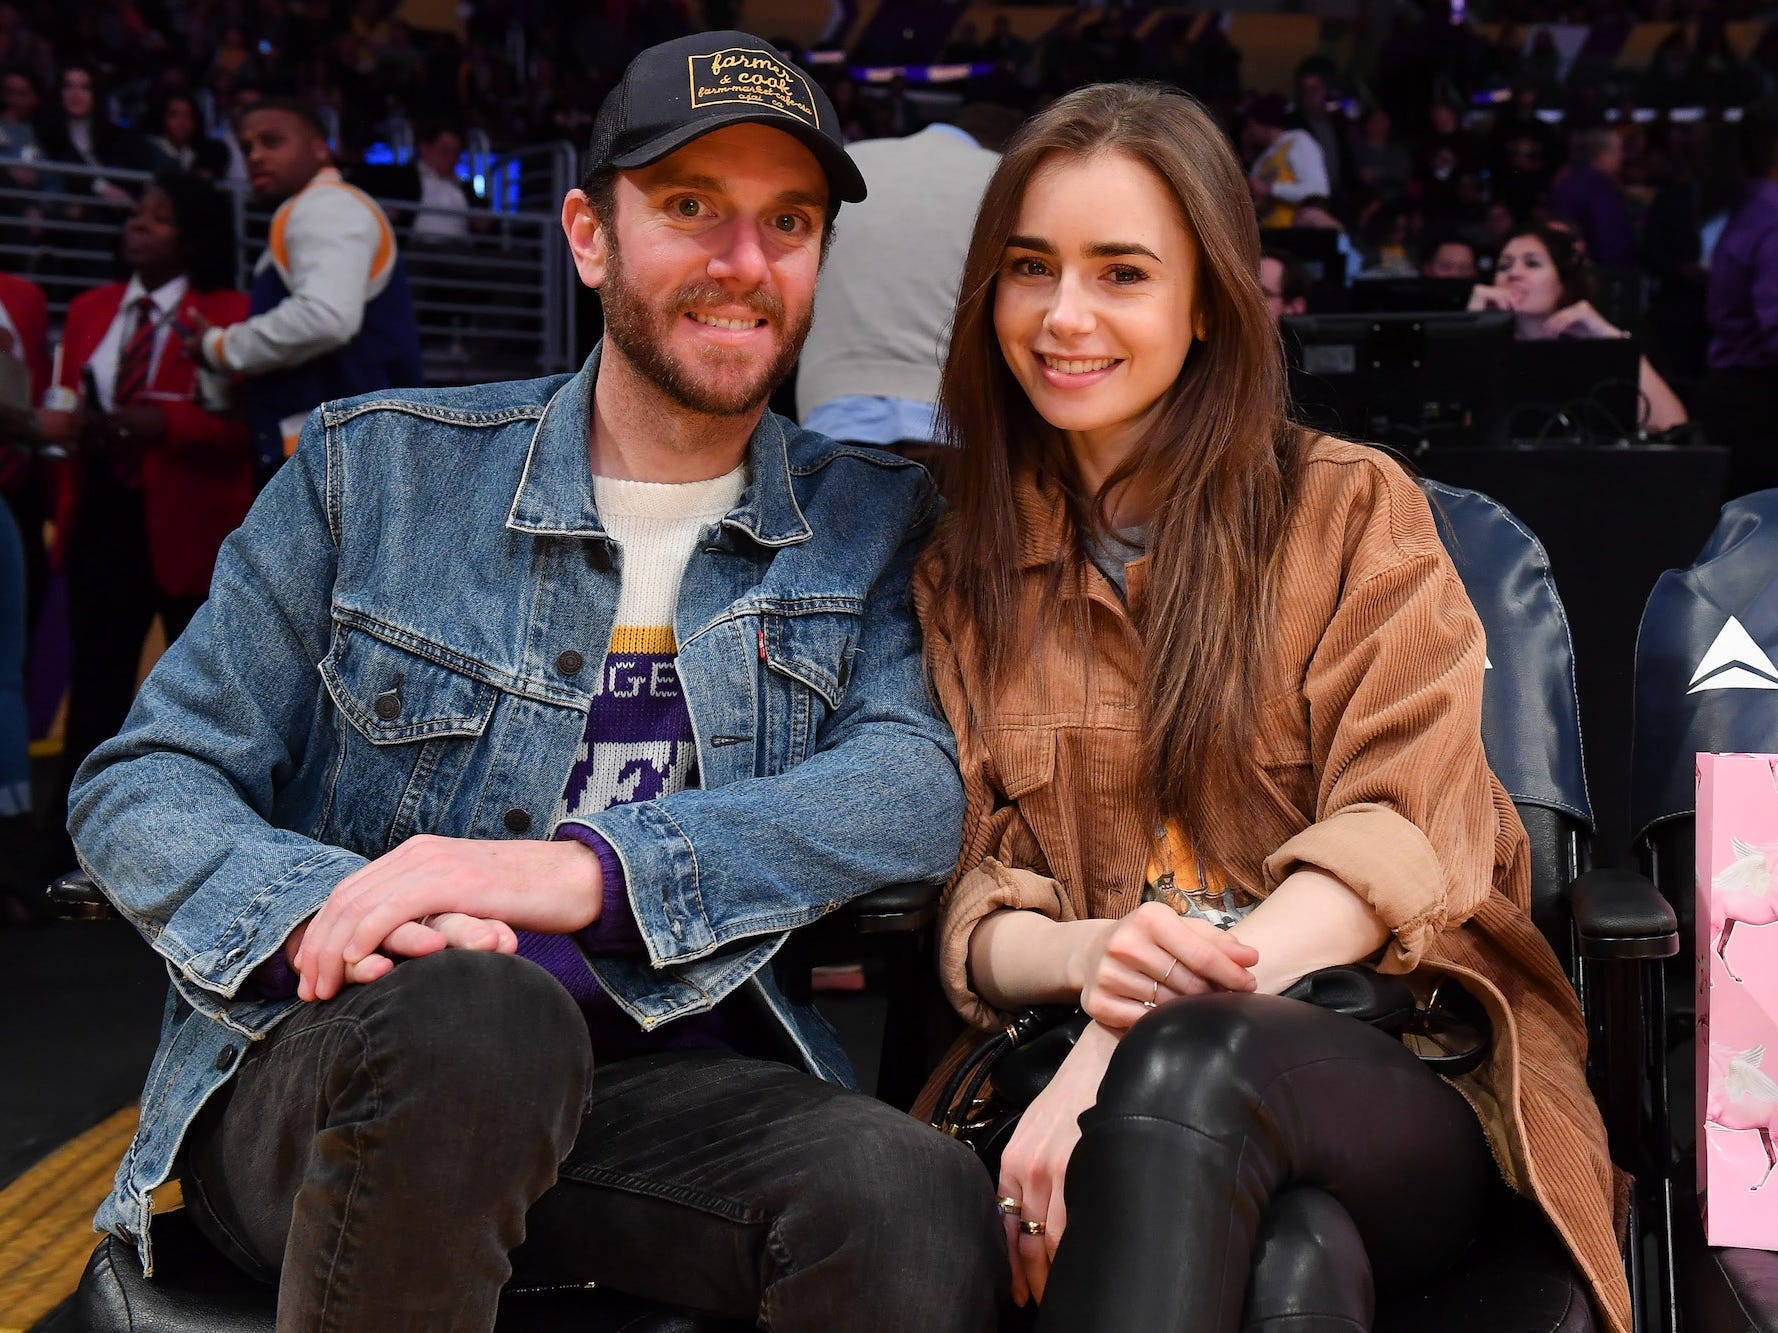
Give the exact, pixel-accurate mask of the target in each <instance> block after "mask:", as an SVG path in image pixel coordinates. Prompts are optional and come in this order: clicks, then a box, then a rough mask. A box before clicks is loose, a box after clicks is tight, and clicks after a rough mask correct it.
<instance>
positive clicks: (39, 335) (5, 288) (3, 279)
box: [0, 273, 49, 406]
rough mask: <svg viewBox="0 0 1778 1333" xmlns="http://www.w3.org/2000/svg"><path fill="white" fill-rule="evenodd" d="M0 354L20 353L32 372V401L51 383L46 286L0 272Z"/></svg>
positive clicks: (13, 354) (29, 372)
mask: <svg viewBox="0 0 1778 1333" xmlns="http://www.w3.org/2000/svg"><path fill="white" fill-rule="evenodd" d="M0 355H5V356H12V357H17V358H18V359H19V360H20V361H22V362H23V363H24V366H25V370H26V372H27V373H28V374H29V376H30V384H31V403H32V405H33V406H35V405H36V404H37V403H40V402H41V401H43V391H44V390H45V389H47V388H48V387H49V303H48V302H47V301H46V300H45V299H44V295H43V288H41V287H39V286H38V285H37V284H36V283H34V282H31V281H29V280H28V279H25V278H20V277H16V276H14V275H13V274H10V273H0Z"/></svg>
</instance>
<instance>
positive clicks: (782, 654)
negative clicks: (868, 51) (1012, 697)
mask: <svg viewBox="0 0 1778 1333" xmlns="http://www.w3.org/2000/svg"><path fill="white" fill-rule="evenodd" d="M587 160H588V174H587V177H586V179H585V182H584V188H583V189H581V190H575V191H572V192H570V194H569V195H568V197H567V199H566V200H565V202H564V204H563V211H562V220H563V229H564V231H565V233H566V235H567V238H568V245H569V248H570V250H571V252H572V254H573V256H574V260H575V265H576V268H577V269H578V271H579V273H580V276H581V278H582V279H583V280H584V281H586V282H587V283H589V284H590V285H592V286H595V287H597V288H598V289H599V291H600V295H601V298H602V300H603V302H604V306H605V317H606V338H605V340H604V342H603V343H602V344H601V346H600V347H599V348H597V349H595V351H594V354H593V356H592V357H591V358H590V359H589V360H588V362H587V364H586V366H585V367H584V368H583V369H582V371H581V372H580V373H579V374H578V375H576V376H572V377H568V376H556V377H552V378H549V379H544V380H536V381H530V382H523V383H513V384H501V385H483V386H479V387H476V388H472V389H457V390H434V391H412V392H406V393H400V394H383V395H373V396H369V397H364V398H358V399H354V400H351V401H348V402H344V403H328V404H326V405H324V406H323V408H322V409H321V410H320V411H319V412H317V413H316V414H315V415H314V416H313V417H312V418H311V419H310V421H309V423H308V425H307V426H306V427H305V428H304V431H303V439H302V443H301V445H300V446H299V448H298V449H297V451H296V453H295V455H294V456H293V458H292V459H291V461H290V463H289V464H288V465H287V466H285V467H284V468H283V469H281V470H280V471H279V473H278V474H277V475H276V476H275V477H273V478H272V481H271V484H270V485H269V486H268V487H267V488H266V490H265V492H264V493H263V494H262V496H261V497H260V501H259V503H258V506H257V507H256V508H255V510H254V512H253V514H252V515H251V516H250V517H249V519H248V521H247V523H246V524H245V525H244V526H243V527H242V528H241V529H240V531H239V532H238V533H237V534H236V535H235V536H234V537H232V538H231V539H230V542H229V544H228V545H227V546H226V547H225V548H224V551H223V554H222V557H221V559H220V561H219V564H218V572H217V577H216V583H215V585H214V588H213V591H212V594H211V597H210V601H209V602H208V603H207V605H206V607H205V609H204V610H203V611H202V612H200V613H199V617H198V619H197V621H196V622H194V624H193V626H192V628H191V629H190V630H189V631H188V632H187V633H186V634H185V635H184V636H182V637H181V638H180V640H179V642H178V643H177V644H176V645H175V646H174V647H173V649H172V650H171V651H170V652H169V653H168V655H167V656H166V657H165V658H163V659H162V661H161V663H160V665H159V666H158V667H157V668H156V670H155V671H154V672H153V673H152V674H151V676H150V678H149V680H148V681H147V683H146V684H145V686H144V688H143V691H142V694H141V696H140V697H139V699H138V702H137V705H136V711H135V712H134V714H133V715H132V717H131V720H130V722H129V724H128V725H126V727H125V729H124V731H123V732H122V733H121V734H120V735H119V736H118V737H117V738H116V739H115V740H114V741H112V742H110V743H109V744H107V745H106V746H105V747H103V748H102V749H101V750H100V751H99V752H98V753H97V754H96V755H95V756H94V757H93V759H92V760H91V761H90V762H89V763H88V764H87V765H86V766H85V768H84V769H83V770H82V773H81V775H80V780H79V784H78V787H77V790H76V793H75V797H74V802H73V815H72V828H73V832H74V836H75V841H76V844H77V846H78V847H79V848H80V851H81V855H82V858H83V860H84V862H85V864H86V865H87V866H88V867H89V868H90V869H91V870H92V872H93V873H94V874H95V875H96V876H97V878H98V879H99V880H100V882H101V883H102V884H103V885H104V887H105V889H106V891H107V892H108V893H109V895H110V896H111V897H112V899H113V900H114V901H115V902H116V903H117V904H118V905H119V907H120V908H121V909H122V910H123V912H124V913H125V914H126V915H127V916H128V917H129V918H130V919H132V920H133V921H135V922H137V923H138V924H139V925H140V926H141V927H142V928H143V930H144V933H145V934H146V935H147V936H148V937H149V938H150V940H151V941H152V943H153V944H154V947H155V948H156V950H157V951H158V952H160V953H161V954H162V955H163V956H164V957H165V958H166V959H167V961H168V964H169V970H170V972H171V973H172V975H173V978H174V986H175V992H176V994H175V1002H174V1004H173V1006H172V1009H171V1011H170V1017H169V1020H168V1024H167V1027H166V1030H165V1032H164V1035H163V1042H162V1047H161V1052H160V1054H159V1056H158V1057H157V1062H156V1065H155V1070H156V1072H155V1075H154V1078H153V1081H152V1083H151V1086H150V1090H149V1092H148V1094H147V1096H146V1097H145V1098H144V1102H143V1108H142V1128H141V1130H140V1132H139V1134H138V1137H137V1141H136V1144H135V1146H134V1147H133V1148H132V1149H131V1151H130V1152H129V1153H128V1154H127V1155H126V1157H125V1161H124V1165H123V1166H122V1167H121V1168H120V1170H119V1174H118V1180H117V1188H116V1190H115V1191H114V1193H113V1194H112V1196H111V1197H110V1199H109V1200H107V1202H106V1203H105V1204H104V1206H103V1207H102V1209H101V1211H100V1214H99V1218H98V1222H99V1225H101V1226H103V1227H107V1228H110V1229H112V1230H114V1231H116V1232H118V1233H119V1234H121V1235H127V1236H131V1237H134V1238H137V1239H138V1242H139V1244H140V1245H141V1247H142V1251H143V1254H144V1257H145V1259H146V1258H147V1257H148V1255H149V1249H148V1244H149V1241H148V1237H149V1221H150V1211H151V1202H150V1195H151V1193H152V1191H153V1190H154V1189H155V1188H156V1187H157V1186H159V1185H160V1184H162V1183H163V1182H164V1181H165V1180H166V1179H167V1178H168V1176H169V1174H170V1173H171V1171H172V1170H173V1164H174V1160H175V1156H176V1155H179V1154H181V1153H182V1156H181V1157H180V1160H181V1161H182V1163H183V1175H182V1178H183V1180H184V1183H185V1197H186V1199H187V1201H188V1202H187V1206H188V1208H190V1209H191V1211H192V1213H193V1218H194V1221H195V1222H196V1223H197V1225H198V1226H199V1227H200V1228H202V1229H203V1230H204V1231H205V1233H206V1234H207V1235H209V1236H210V1237H211V1238H212V1240H214V1241H215V1243H216V1244H217V1245H218V1246H219V1247H220V1248H221V1249H223V1251H224V1252H225V1253H227V1254H229V1255H231V1256H232V1257H234V1258H235V1259H236V1260H237V1262H239V1263H240V1264H241V1265H242V1266H243V1267H245V1268H247V1269H248V1270H249V1271H252V1272H256V1273H260V1274H261V1275H264V1276H267V1277H272V1278H276V1279H277V1280H279V1282H280V1290H279V1326H280V1328H283V1329H287V1330H295V1329H310V1328H316V1327H320V1326H322V1325H323V1324H324V1323H325V1324H326V1325H327V1326H331V1327H339V1328H353V1329H357V1328H376V1329H384V1328H394V1329H409V1328H411V1329H428V1330H431V1329H487V1328H489V1327H491V1325H492V1324H493V1321H494V1315H495V1302H496V1295H497V1293H498V1291H499V1289H500V1287H501V1285H502V1284H503V1283H504V1282H505V1281H506V1279H507V1277H508V1275H509V1273H510V1272H511V1271H513V1267H514V1265H515V1264H516V1265H517V1267H518V1269H519V1271H520V1272H522V1273H523V1274H524V1275H526V1276H527V1277H532V1278H542V1279H546V1280H550V1281H556V1282H563V1283H572V1284H578V1283H585V1282H597V1283H599V1284H601V1285H607V1286H613V1287H616V1288H619V1289H621V1290H626V1291H630V1292H634V1293H637V1294H639V1295H642V1296H646V1297H650V1298H654V1299H661V1300H671V1301H673V1302H674V1303H676V1304H682V1305H692V1306H695V1307H697V1308H699V1309H703V1310H708V1311H712V1312H715V1313H717V1314H719V1315H723V1316H726V1317H729V1318H736V1319H746V1320H754V1319H758V1320H760V1321H761V1322H768V1321H769V1324H770V1326H771V1327H772V1328H774V1329H811V1330H813V1329H821V1330H831V1329H837V1328H847V1329H884V1330H903V1329H923V1330H924V1329H956V1330H981V1329H986V1328H988V1327H989V1326H990V1325H991V1322H992V1319H993V1310H994V1305H995V1295H996V1291H997V1289H998V1288H999V1287H1000V1286H1001V1285H1002V1284H1003V1283H1004V1281H1005V1271H1004V1260H1003V1258H1002V1257H1001V1255H1002V1252H1003V1250H1004V1241H1003V1240H1002V1238H1001V1232H1000V1229H999V1226H998V1219H997V1218H996V1216H995V1214H994V1212H993V1202H992V1199H991V1197H990V1192H989V1191H988V1189H987V1181H986V1177H985V1176H984V1175H983V1173H982V1171H981V1168H980V1166H979V1164H978V1163H977V1162H976V1161H975V1159H974V1158H973V1156H972V1155H971V1154H970V1153H969V1152H968V1151H967V1150H966V1149H964V1148H963V1147H962V1145H960V1144H957V1143H955V1142H952V1141H950V1140H948V1139H946V1138H944V1137H943V1136H941V1135H938V1134H936V1133H935V1132H933V1131H931V1130H929V1129H928V1128H927V1127H925V1126H923V1125H920V1124H919V1123H918V1122H916V1121H914V1120H913V1119H912V1118H910V1117H908V1116H905V1115H903V1114H901V1113H899V1112H897V1111H895V1110H893V1109H892V1108H890V1107H889V1106H887V1105H885V1104H883V1103H880V1102H876V1101H874V1100H872V1099H869V1098H866V1097H863V1096H861V1095H859V1094H857V1093H854V1092H849V1091H846V1090H845V1089H844V1087H843V1086H841V1085H842V1084H843V1082H844V1081H845V1080H846V1079H847V1076H848V1074H847V1067H846V1062H845V1056H844V1055H843V1053H842V1052H841V1050H840V1048H839V1045H838V1043H837V1041H836V1040H835V1038H834V1035H833V1033H832V1030H831V1029H830V1028H828V1027H827V1025H826V1024H825V1023H824V1022H823V1021H822V1019H821V1018H820V1017H819V1016H818V1015H817V1014H816V1012H815V1011H814V1010H813V1008H812V1007H810V1006H809V1005H807V1004H806V1003H804V1002H802V1001H800V1000H798V999H796V998H792V997H791V996H787V995H786V994H785V992H784V991H783V990H781V989H780V987H779V983H778V978H777V976H776V975H775V971H774V967H775V964H774V958H775V956H777V955H778V954H779V950H780V947H781V946H782V945H783V943H784V941H785V939H786V937H787V934H788V932H790V931H791V930H793V929H795V928H797V927H799V926H801V925H804V924H806V923H809V922H811V921H814V920H815V919H817V918H818V917H820V916H821V915H823V914H824V913H825V912H827V911H830V910H831V909H833V908H834V907H836V906H838V905H839V904H840V903H841V902H843V901H844V900H845V899H847V898H849V897H851V896H853V895H856V894H859V893H863V892H867V891H869V890H871V889H873V888H877V887H880V886H882V885H884V884H887V883H891V882H894V881H898V880H900V881H906V880H919V879H925V880H935V879H938V878H941V877H942V876H943V875H944V874H946V873H947V871H948V870H949V869H950V866H951V861H952V857H953V855H954V853H955V849H956V846H957V841H958V838H959V831H960V820H961V807H962V792H961V784H960V783H959V781H958V777H957V773H956V768H955V761H954V758H953V750H952V748H951V744H952V743H951V740H950V736H949V732H948V730H947V729H946V728H945V726H944V725H943V723H942V722H940V721H938V720H937V719H936V718H935V717H934V715H933V713H932V711H931V706H930V703H929V700H928V698H927V694H926V688H925V684H924V675H923V671H922V667H921V659H920V645H919V639H918V633H917V630H916V628H915V625H914V622H913V620H912V617H911V613H910V610H909V606H908V600H909V599H908V576H909V569H910V565H911V562H912V559H913V556H914V553H915V549H916V547H917V545H918V542H919V540H920V539H921V537H922V535H923V530H924V527H925V524H926V523H927V522H928V521H929V519H930V518H931V517H932V514H933V511H934V508H935V506H936V500H935V498H934V495H933V492H932V488H931V485H930V482H929V481H928V479H927V478H926V475H925V473H924V471H923V470H922V469H921V468H919V467H917V466H916V465H914V464H912V463H909V462H906V461H904V460H901V459H897V458H894V457H891V456H888V455H885V454H882V453H880V452H877V451H872V450H856V449H848V448H845V447H842V446H839V445H836V444H835V443H834V442H833V441H831V440H828V439H826V438H825V437H822V436H817V435H812V434H809V433H807V432H804V431H800V430H798V429H797V428H796V427H795V426H794V425H793V424H791V423H789V422H787V421H785V420H783V419H781V418H778V417H775V416H771V415H769V414H766V413H765V412H764V410H763V405H764V404H765V402H766V399H767V396H768V394H769V393H770V392H771V389H772V387H773V385H774V384H775V383H776V382H777V381H778V380H780V379H781V378H782V377H783V376H784V375H785V374H786V373H787V371H788V370H789V367H790V366H791V364H792V363H793V362H794V360H795V358H796V355H797V352H798V349H799V348H800V346H801V344H802V341H803V338H804V336H805V334H806V332H807V329H808V324H809V318H810V311H811V307H812V304H813V297H814V286H815V278H816V273H817V269H818V267H819V263H820V257H821V251H822V247H823V246H824V245H825V243H826V237H827V235H828V234H829V229H830V227H831V224H832V217H833V213H834V212H835V211H836V210H837V208H838V206H839V204H840V201H841V200H846V201H856V200H858V199H861V198H862V197H863V194H864V186H863V181H862V180H861V179H860V177H859V176H858V173H857V169H856V167H855V166H853V164H852V162H851V160H850V159H849V158H848V157H847V156H846V154H845V152H844V149H843V147H842V144H841V140H840V138H839V135H838V131H837V129H836V128H835V125H834V117H833V108H832V107H831V105H830V104H829V103H828V102H827V99H826V98H825V96H824V95H823V94H821V93H820V92H819V91H818V90H817V89H816V88H815V87H814V85H813V84H812V83H810V81H809V80H808V79H807V78H806V77H805V76H804V75H803V74H802V72H801V71H800V70H798V69H796V68H794V67H793V66H791V65H788V64H786V63H785V62H783V61H782V60H781V59H779V57H778V55H777V54H776V52H775V51H774V50H773V49H772V48H771V47H770V46H767V45H766V44H764V43H762V42H760V41H759V40H758V39H757V38H753V37H750V36H747V35H745V34H742V33H738V32H717V33H707V34H702V35H700V36H697V37H690V38H684V39H681V40H678V41H673V42H668V43H665V44H663V45H661V46H657V47H654V48H651V49H649V50H647V51H645V52H643V53H642V54H641V55H640V56H638V57H637V58H636V59H635V61H634V62H632V64H631V66H630V68H629V70H628V71H627V72H626V74H625V77H624V80H623V82H622V84H621V85H620V86H619V88H618V89H617V90H616V91H615V92H614V93H613V94H612V95H611V96H610V97H609V98H607V99H606V101H605V104H604V106H603V107H602V109H601V111H600V114H599V117H598V120H597V122H596V124H595V128H594V135H593V143H592V146H591V149H590V151H589V153H588V159H587ZM317 663H318V664H319V666H318V667H317V666H316V665H315V664H317ZM527 834H529V835H531V836H530V837H526V836H525V835H527ZM514 952H516V953H517V954H518V955H519V956H518V957H513V956H510V955H511V954H513V953H514ZM398 960H403V961H399V963H398ZM292 990H294V992H295V997H294V998H292V996H291V992H292ZM595 1059H597V1060H598V1061H599V1062H600V1070H599V1074H598V1077H597V1078H592V1077H591V1065H592V1063H593V1061H594V1060H595ZM607 1062H608V1063H607ZM200 1108H202V1110H201V1113H200ZM193 1117H196V1119H195V1123H194V1124H193V1125H192V1128H191V1130H190V1132H189V1134H187V1135H185V1142H184V1144H183V1147H182V1145H181V1130H182V1127H183V1126H184V1125H186V1123H187V1122H188V1121H190V1120H192V1118H193ZM558 1166H559V1169H558ZM521 1242H523V1245H522V1248H520V1243H521ZM515 1250H516V1251H517V1252H516V1254H515V1253H513V1252H514V1251H515ZM324 1312H325V1316H326V1317H325V1320H324V1319H323V1313H324Z"/></svg>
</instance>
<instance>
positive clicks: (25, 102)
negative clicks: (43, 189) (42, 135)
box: [0, 69, 41, 189]
mask: <svg viewBox="0 0 1778 1333" xmlns="http://www.w3.org/2000/svg"><path fill="white" fill-rule="evenodd" d="M38 102H39V98H38V96H37V85H36V84H35V83H33V82H31V76H30V75H29V74H27V73H25V72H24V71H23V70H19V69H9V70H7V71H6V72H5V73H4V74H0V162H29V161H31V160H33V159H34V158H36V157H38V156H41V150H40V148H39V146H38V143H37V129H36V125H37V106H38ZM22 188H25V189H29V188H31V187H30V186H23V187H22Z"/></svg>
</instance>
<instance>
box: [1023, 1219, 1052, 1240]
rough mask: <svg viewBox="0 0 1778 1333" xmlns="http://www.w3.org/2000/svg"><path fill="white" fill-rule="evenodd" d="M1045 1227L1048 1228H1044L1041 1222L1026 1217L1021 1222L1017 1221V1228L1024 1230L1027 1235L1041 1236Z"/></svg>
mask: <svg viewBox="0 0 1778 1333" xmlns="http://www.w3.org/2000/svg"><path fill="white" fill-rule="evenodd" d="M1047 1229H1048V1228H1046V1227H1045V1226H1044V1225H1043V1223H1041V1222H1033V1221H1032V1220H1031V1219H1030V1218H1026V1219H1025V1220H1024V1221H1023V1222H1020V1223H1019V1230H1020V1231H1022V1232H1024V1233H1025V1234H1026V1235H1027V1236H1041V1235H1042V1234H1043V1233H1044V1232H1045V1231H1046V1230H1047Z"/></svg>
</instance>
